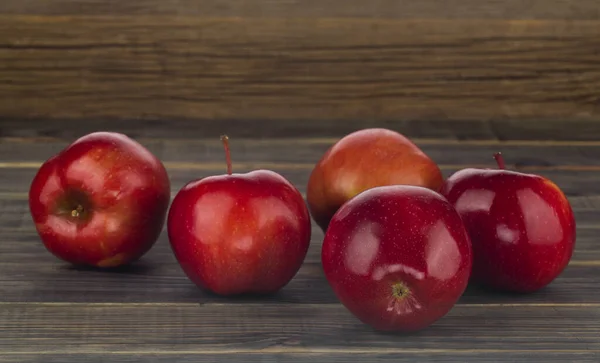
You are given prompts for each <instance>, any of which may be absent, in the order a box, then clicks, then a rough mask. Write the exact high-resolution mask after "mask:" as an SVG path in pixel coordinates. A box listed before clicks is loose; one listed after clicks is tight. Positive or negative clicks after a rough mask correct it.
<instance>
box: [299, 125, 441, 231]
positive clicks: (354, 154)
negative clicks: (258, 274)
mask: <svg viewBox="0 0 600 363" xmlns="http://www.w3.org/2000/svg"><path fill="white" fill-rule="evenodd" d="M443 182H444V180H443V177H442V173H441V171H440V169H439V167H438V166H437V164H436V163H435V162H434V161H433V160H431V159H430V158H429V157H428V156H427V155H426V154H425V153H424V152H423V151H422V150H421V149H419V148H418V147H417V146H416V145H415V144H414V143H413V142H412V141H410V140H409V139H408V138H406V137H404V136H403V135H401V134H399V133H397V132H395V131H392V130H387V129H381V128H372V129H363V130H359V131H356V132H353V133H351V134H349V135H346V136H345V137H343V138H342V139H340V140H339V141H338V142H336V143H335V144H334V145H333V146H332V147H331V148H329V150H327V152H325V154H324V155H323V157H322V158H321V159H320V160H319V161H318V162H317V164H316V165H315V167H314V169H313V171H312V173H311V175H310V179H309V181H308V187H307V200H308V206H309V210H310V212H311V214H312V217H313V218H314V220H315V222H316V223H317V224H318V225H319V226H320V227H321V229H322V230H323V231H325V230H326V229H327V225H328V224H329V220H330V219H331V217H332V216H333V214H334V213H335V212H336V211H337V210H338V208H339V207H340V206H341V205H342V204H344V203H345V202H346V201H348V200H349V199H350V198H352V197H354V196H356V195H357V194H359V193H361V192H363V191H365V190H367V189H370V188H373V187H377V186H385V185H414V186H422V187H426V188H429V189H432V190H435V191H438V190H439V188H440V187H441V186H442V184H443Z"/></svg>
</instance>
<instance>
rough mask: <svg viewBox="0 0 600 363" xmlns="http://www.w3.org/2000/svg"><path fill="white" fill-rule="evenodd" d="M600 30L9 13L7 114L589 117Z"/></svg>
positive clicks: (545, 24)
mask: <svg viewBox="0 0 600 363" xmlns="http://www.w3.org/2000/svg"><path fill="white" fill-rule="evenodd" d="M440 11H441V10H440ZM599 33H600V21H597V20H590V21H583V20H582V21H571V20H538V21H532V20H493V19H472V20H460V21H453V20H448V19H445V20H444V19H432V20H402V21H393V20H382V19H335V18H327V19H310V18H298V19H276V18H264V19H257V18H255V19H252V18H244V19H242V18H208V17H207V18H203V17H187V16H175V15H171V16H141V15H140V16H119V17H107V16H21V15H5V16H0V64H2V67H1V68H0V116H3V117H5V118H23V117H26V118H27V117H40V118H46V117H51V118H59V119H60V118H67V119H69V118H76V119H86V120H87V119H108V118H117V119H123V120H127V119H136V118H144V119H153V120H156V119H180V118H188V119H204V120H205V122H207V123H211V122H212V123H213V124H214V123H215V122H218V121H216V120H222V119H244V120H246V121H247V122H248V120H277V122H280V121H291V120H296V121H297V120H311V121H321V120H330V121H329V122H339V123H341V122H346V120H371V121H369V122H378V121H383V120H394V119H402V120H413V121H414V120H477V121H480V120H491V119H494V120H502V119H512V120H519V121H520V120H521V119H527V120H537V121H540V122H545V120H554V121H558V120H565V119H569V120H579V121H594V120H598V119H599V118H600V106H599V104H598V102H597V101H598V98H599V97H600V93H599V91H598V90H600V84H599V79H600V78H599V77H598V76H599V75H600V70H599V69H598V67H597V66H596V64H597V63H598V62H599V60H600V53H599V52H598V48H599V47H600V43H599V38H598V36H597V35H598V34H599ZM48 95H52V97H48ZM209 120H212V121H209ZM18 122H22V120H21V121H18ZM260 123H261V121H254V122H252V123H251V125H253V126H254V127H255V130H254V133H256V134H258V132H260V131H258V130H260V128H259V129H258V130H256V125H258V124H260ZM367 123H368V122H361V125H365V124H367ZM299 125H300V124H299V123H297V125H296V126H295V127H296V128H297V127H299ZM513 126H514V124H513ZM218 127H220V125H219V126H218ZM282 127H285V126H282ZM263 130H264V129H263ZM201 132H202V131H197V132H195V133H194V135H196V136H197V135H199V133H201ZM431 133H433V132H431ZM577 133H581V130H577ZM571 134H574V132H571ZM559 137H560V136H559Z"/></svg>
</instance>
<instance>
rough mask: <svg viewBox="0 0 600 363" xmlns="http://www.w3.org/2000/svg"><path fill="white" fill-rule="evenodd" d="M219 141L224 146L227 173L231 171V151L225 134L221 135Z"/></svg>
mask: <svg viewBox="0 0 600 363" xmlns="http://www.w3.org/2000/svg"><path fill="white" fill-rule="evenodd" d="M221 141H222V142H223V147H224V148H225V162H226V163H227V174H229V175H231V174H232V173H233V170H232V169H233V167H232V166H231V151H230V150H229V137H228V136H227V135H221Z"/></svg>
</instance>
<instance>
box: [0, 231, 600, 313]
mask: <svg viewBox="0 0 600 363" xmlns="http://www.w3.org/2000/svg"><path fill="white" fill-rule="evenodd" d="M597 235H598V230H597V229H595V230H579V231H578V240H577V247H576V251H575V254H574V256H573V259H572V263H571V265H570V266H569V267H568V268H567V269H566V270H565V272H564V273H563V274H562V275H561V276H560V277H559V278H558V279H557V280H555V281H554V282H553V284H552V285H551V286H549V287H548V288H547V289H544V290H542V291H539V292H537V293H535V294H530V295H513V294H498V293H493V292H490V291H483V290H481V289H479V288H476V287H472V288H469V290H467V292H466V293H465V295H464V296H463V298H462V299H461V303H480V304H497V303H523V304H535V303H554V304H564V303H600V291H599V290H598V289H596V288H595V286H596V285H598V284H600V247H599V246H598V243H597ZM322 240H323V233H322V232H321V231H320V230H318V229H316V226H314V225H313V235H312V240H311V246H310V248H309V251H308V254H307V256H306V259H305V262H304V265H303V266H302V268H301V269H300V271H299V272H298V274H297V275H296V276H295V278H294V279H293V280H292V281H291V282H290V283H289V284H288V285H287V286H286V288H285V289H283V290H282V292H281V293H279V294H276V295H273V296H270V297H267V298H265V299H262V298H258V299H252V298H251V299H250V300H247V299H242V300H234V301H238V302H242V303H243V302H248V301H254V302H257V301H258V302H269V303H278V302H289V303H300V304H307V303H327V304H330V303H337V300H336V299H335V296H334V295H333V293H332V291H331V289H330V288H329V286H328V284H327V282H326V280H325V278H324V275H323V272H322V270H321V265H320V253H321V243H322ZM0 242H1V243H0V300H1V301H13V302H20V301H38V302H52V301H58V302H202V303H215V302H223V301H228V300H227V299H221V298H219V297H216V296H213V295H212V294H208V293H205V292H202V291H200V290H199V289H197V288H196V287H195V286H194V285H193V284H192V283H191V282H190V281H189V280H188V279H187V278H186V277H185V275H184V274H183V272H182V271H181V269H180V267H179V265H178V264H177V262H176V260H175V258H174V256H173V254H172V252H171V249H170V247H169V242H168V238H167V235H166V232H163V234H162V235H161V237H160V239H159V241H158V242H157V244H156V245H155V246H154V248H153V249H152V250H151V251H150V252H149V253H148V254H147V255H146V256H144V257H143V258H142V259H141V260H140V261H138V262H137V263H135V264H133V265H131V266H130V267H127V268H122V269H117V270H113V271H101V270H94V269H75V268H72V267H71V266H70V265H68V264H66V263H64V262H62V261H59V260H57V259H56V258H54V256H52V255H51V254H50V253H48V252H47V251H46V250H45V249H44V247H43V246H42V244H41V242H40V240H39V237H38V236H37V234H36V233H35V232H34V231H33V229H32V228H28V229H27V230H19V231H17V230H13V231H10V230H9V229H7V228H2V232H0ZM582 291H585V293H581V292H582Z"/></svg>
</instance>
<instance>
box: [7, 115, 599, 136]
mask: <svg viewBox="0 0 600 363" xmlns="http://www.w3.org/2000/svg"><path fill="white" fill-rule="evenodd" d="M240 117H241V116H240ZM567 120H568V121H567ZM50 121H51V122H50ZM73 121H74V120H73V119H65V118H47V117H39V118H33V117H28V118H7V117H2V115H1V114H0V136H4V137H17V138H23V137H25V138H31V137H33V138H37V139H39V138H56V137H58V138H67V139H73V138H76V137H79V136H82V135H84V134H86V133H89V132H94V131H99V130H100V131H102V130H109V131H118V132H122V133H125V134H127V135H130V136H133V137H141V138H161V139H164V138H174V139H177V140H197V139H205V138H218V137H219V136H220V135H222V134H228V135H229V136H230V137H233V138H240V137H246V138H259V139H269V140H271V139H275V140H281V139H283V140H285V139H290V138H297V137H316V138H322V137H342V136H344V135H346V134H347V133H350V132H352V131H356V130H359V129H363V128H365V127H387V128H390V129H393V130H397V131H400V132H402V133H404V134H405V135H406V136H409V137H413V138H434V139H436V140H450V141H457V140H459V141H463V140H470V141H479V140H482V141H486V142H487V141H497V140H500V141H505V140H508V141H512V140H525V141H548V140H550V141H562V142H571V141H579V142H596V141H597V140H598V139H599V138H600V123H598V122H596V121H595V120H594V119H592V120H579V119H573V118H565V119H562V120H560V119H559V120H550V119H530V120H525V119H505V118H499V119H475V120H454V119H453V120H451V122H448V121H449V120H448V119H446V118H432V119H393V120H377V119H368V118H360V117H357V118H354V119H344V120H343V121H342V122H340V120H336V119H331V120H329V119H325V120H319V122H307V121H310V120H307V119H302V120H296V121H286V122H281V120H278V119H260V120H257V119H243V118H241V119H218V120H216V119H202V118H192V119H172V118H161V119H158V118H145V117H140V118H137V119H132V118H127V119H119V118H87V117H86V118H84V119H82V120H81V122H73Z"/></svg>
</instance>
